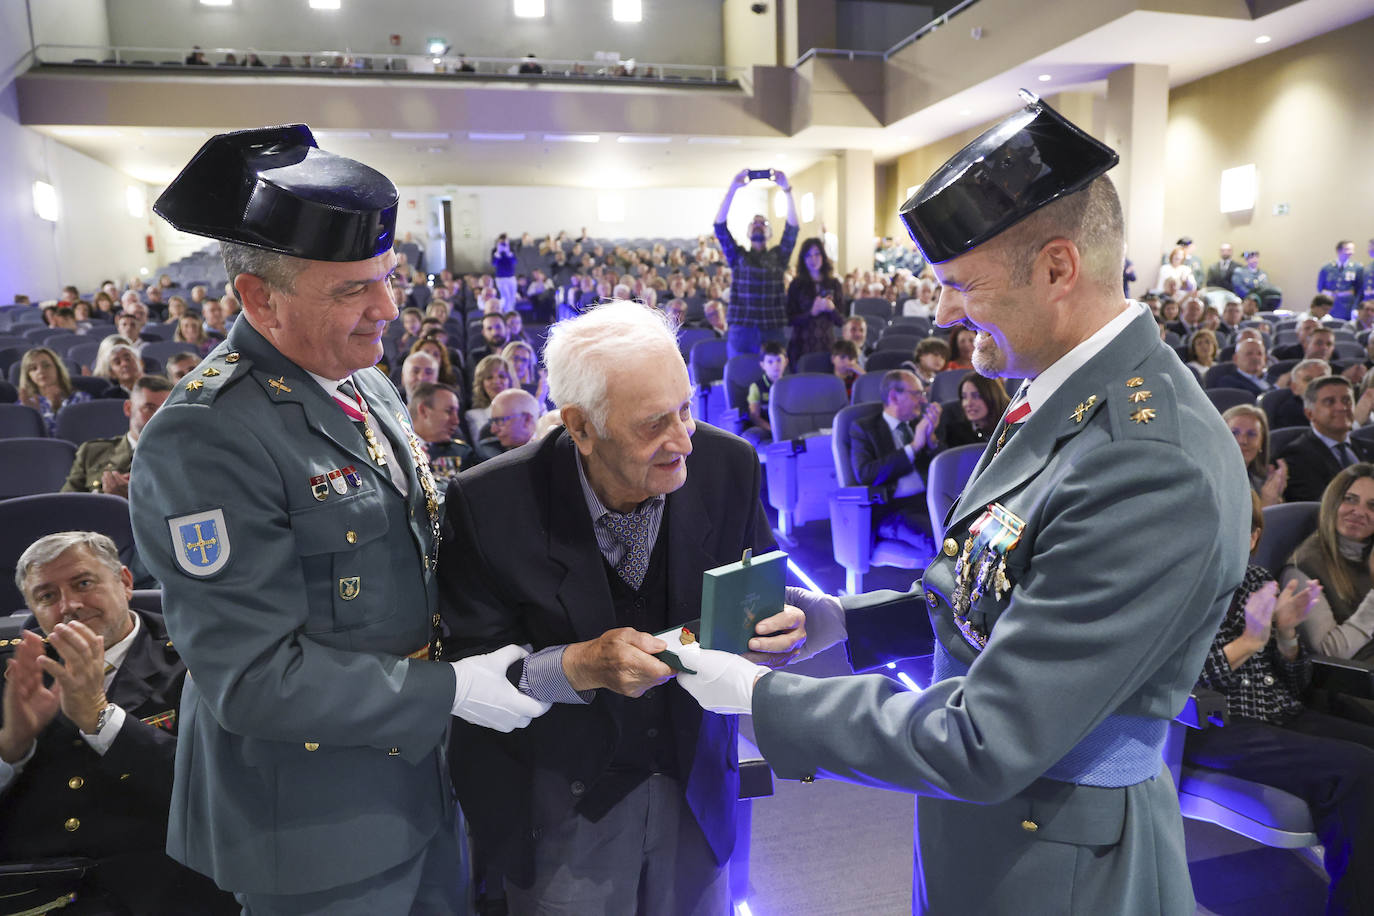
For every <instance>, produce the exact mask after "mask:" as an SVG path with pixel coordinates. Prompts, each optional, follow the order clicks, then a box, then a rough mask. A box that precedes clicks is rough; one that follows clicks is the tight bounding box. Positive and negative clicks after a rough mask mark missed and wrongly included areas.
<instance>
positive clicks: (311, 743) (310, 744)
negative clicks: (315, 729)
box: [305, 741, 320, 751]
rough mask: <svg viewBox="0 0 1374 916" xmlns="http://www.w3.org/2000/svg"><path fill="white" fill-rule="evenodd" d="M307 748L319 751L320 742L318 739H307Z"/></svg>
mask: <svg viewBox="0 0 1374 916" xmlns="http://www.w3.org/2000/svg"><path fill="white" fill-rule="evenodd" d="M305 749H306V750H307V751H318V750H319V749H320V745H319V742H318V741H307V742H305Z"/></svg>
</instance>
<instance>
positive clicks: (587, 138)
mask: <svg viewBox="0 0 1374 916" xmlns="http://www.w3.org/2000/svg"><path fill="white" fill-rule="evenodd" d="M544 139H545V140H546V141H548V142H549V143H600V142H601V137H600V136H599V135H597V134H545V135H544Z"/></svg>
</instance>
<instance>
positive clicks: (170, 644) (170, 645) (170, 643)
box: [167, 639, 172, 649]
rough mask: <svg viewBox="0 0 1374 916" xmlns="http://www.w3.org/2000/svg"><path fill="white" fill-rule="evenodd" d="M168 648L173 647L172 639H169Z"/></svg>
mask: <svg viewBox="0 0 1374 916" xmlns="http://www.w3.org/2000/svg"><path fill="white" fill-rule="evenodd" d="M167 648H169V649H170V648H172V641H171V640H170V639H169V640H167Z"/></svg>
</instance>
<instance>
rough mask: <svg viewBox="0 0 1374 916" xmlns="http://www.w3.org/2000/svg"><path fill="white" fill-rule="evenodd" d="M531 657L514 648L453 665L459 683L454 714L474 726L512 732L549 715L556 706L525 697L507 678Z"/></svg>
mask: <svg viewBox="0 0 1374 916" xmlns="http://www.w3.org/2000/svg"><path fill="white" fill-rule="evenodd" d="M529 654H530V653H529V651H528V650H527V649H523V648H521V647H520V646H514V645H512V646H505V647H503V648H501V649H497V650H496V651H495V652H488V653H487V654H486V655H474V656H472V657H470V658H464V659H459V660H458V661H456V662H450V663H449V664H451V665H453V673H454V675H455V676H456V677H457V680H458V685H457V690H456V691H455V693H454V697H453V714H454V715H455V716H457V717H458V718H460V719H466V720H467V721H468V722H471V723H472V724H473V725H482V726H485V727H487V728H494V729H496V730H497V731H498V732H508V731H511V730H512V729H516V728H524V727H525V726H526V725H529V724H530V722H531V721H532V720H534V719H537V718H539V717H540V716H542V715H543V714H544V713H546V712H548V711H549V708H550V707H551V706H552V705H553V704H552V703H541V702H540V701H539V700H536V699H534V698H533V697H527V696H525V695H524V694H523V693H521V692H520V691H519V690H516V689H515V686H514V685H513V684H511V682H510V681H508V680H507V679H506V669H507V668H509V667H510V666H511V665H512V664H513V663H515V662H517V661H519V660H520V659H522V658H524V657H525V656H527V655H529Z"/></svg>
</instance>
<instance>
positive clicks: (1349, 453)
mask: <svg viewBox="0 0 1374 916" xmlns="http://www.w3.org/2000/svg"><path fill="white" fill-rule="evenodd" d="M1336 458H1337V460H1338V461H1340V463H1341V467H1343V468H1348V467H1350V466H1351V465H1352V464H1354V463H1355V461H1356V460H1357V459H1356V458H1355V450H1354V449H1352V448H1351V447H1350V446H1349V444H1347V443H1345V442H1337V443H1336Z"/></svg>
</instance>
